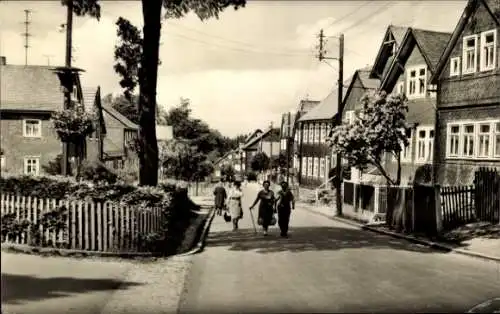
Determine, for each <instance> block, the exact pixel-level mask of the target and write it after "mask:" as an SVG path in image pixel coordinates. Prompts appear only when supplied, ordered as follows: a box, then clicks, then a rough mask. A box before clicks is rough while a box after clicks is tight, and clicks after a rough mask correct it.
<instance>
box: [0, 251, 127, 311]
mask: <svg viewBox="0 0 500 314" xmlns="http://www.w3.org/2000/svg"><path fill="white" fill-rule="evenodd" d="M129 269H130V264H128V263H118V262H110V261H104V262H103V261H95V260H94V261H93V260H79V259H71V258H61V257H40V256H34V255H23V254H9V253H4V252H2V308H3V313H4V314H6V313H9V314H11V313H19V314H21V313H22V314H30V313H54V314H59V313H71V312H75V313H76V312H78V313H89V314H91V313H99V312H100V310H101V309H102V308H103V307H104V305H105V304H106V302H107V301H108V300H109V298H110V296H111V294H112V293H113V292H114V291H116V290H117V289H128V288H130V287H132V286H133V285H135V284H134V283H127V282H125V281H124V278H125V276H126V273H127V271H128V270H129Z"/></svg>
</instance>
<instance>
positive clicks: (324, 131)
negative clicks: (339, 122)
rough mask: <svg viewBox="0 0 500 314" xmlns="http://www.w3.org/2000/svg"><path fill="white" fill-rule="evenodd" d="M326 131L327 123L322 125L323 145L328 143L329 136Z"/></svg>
mask: <svg viewBox="0 0 500 314" xmlns="http://www.w3.org/2000/svg"><path fill="white" fill-rule="evenodd" d="M326 130H327V126H326V123H322V124H321V142H322V143H325V142H326V137H327V136H328V134H327V133H326Z"/></svg>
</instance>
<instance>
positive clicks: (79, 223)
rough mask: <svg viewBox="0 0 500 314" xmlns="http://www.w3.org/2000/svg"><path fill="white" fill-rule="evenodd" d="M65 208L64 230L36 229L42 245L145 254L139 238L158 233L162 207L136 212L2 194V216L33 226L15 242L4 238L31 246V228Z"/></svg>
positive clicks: (111, 205) (107, 204) (109, 204)
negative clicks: (9, 216) (59, 209)
mask: <svg viewBox="0 0 500 314" xmlns="http://www.w3.org/2000/svg"><path fill="white" fill-rule="evenodd" d="M62 206H65V208H66V209H67V215H65V223H64V224H63V226H64V228H62V229H63V230H54V228H47V229H52V230H44V227H43V226H39V228H40V230H39V233H38V234H39V235H40V236H41V239H42V242H43V244H42V246H49V247H64V248H69V249H77V250H86V251H100V252H131V253H132V252H144V251H146V248H145V247H144V245H143V241H141V238H142V235H146V234H150V233H153V232H158V231H160V228H161V223H162V212H161V208H156V207H153V208H148V209H139V208H135V207H127V206H123V205H120V204H116V203H112V202H104V203H94V202H86V201H69V200H61V201H57V200H55V199H40V198H36V197H25V196H20V195H10V194H1V195H0V209H1V215H2V217H3V216H4V215H6V214H15V219H16V220H17V221H24V220H27V221H29V222H31V223H32V225H31V226H30V227H28V230H27V231H25V232H23V233H22V234H21V235H20V236H17V237H16V238H15V239H10V240H9V239H4V238H3V237H2V241H10V242H14V243H16V244H32V240H33V239H31V237H32V234H33V232H31V231H32V230H31V228H32V226H34V225H35V224H36V223H37V222H40V221H41V219H42V217H43V215H44V214H46V213H48V212H50V211H52V210H54V209H57V208H61V207H62Z"/></svg>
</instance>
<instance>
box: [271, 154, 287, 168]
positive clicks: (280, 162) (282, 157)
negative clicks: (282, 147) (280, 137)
mask: <svg viewBox="0 0 500 314" xmlns="http://www.w3.org/2000/svg"><path fill="white" fill-rule="evenodd" d="M271 159H272V160H271V166H272V167H273V168H275V169H277V168H282V169H283V168H286V166H287V162H286V159H287V156H286V154H285V153H283V152H281V153H280V154H279V155H278V156H273V158H271Z"/></svg>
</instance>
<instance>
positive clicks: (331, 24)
mask: <svg viewBox="0 0 500 314" xmlns="http://www.w3.org/2000/svg"><path fill="white" fill-rule="evenodd" d="M370 3H372V1H366V2H365V3H363V4H361V5H359V6H357V7H356V8H355V9H354V10H352V11H351V12H349V13H347V14H346V15H344V16H342V17H341V18H339V19H338V20H335V21H333V22H332V23H330V24H329V25H328V26H327V27H326V28H329V27H331V26H333V25H334V24H337V23H340V22H342V21H343V20H345V19H346V18H348V17H351V16H352V15H354V14H355V13H357V12H358V10H359V9H361V8H363V7H365V6H367V5H368V4H370Z"/></svg>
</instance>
